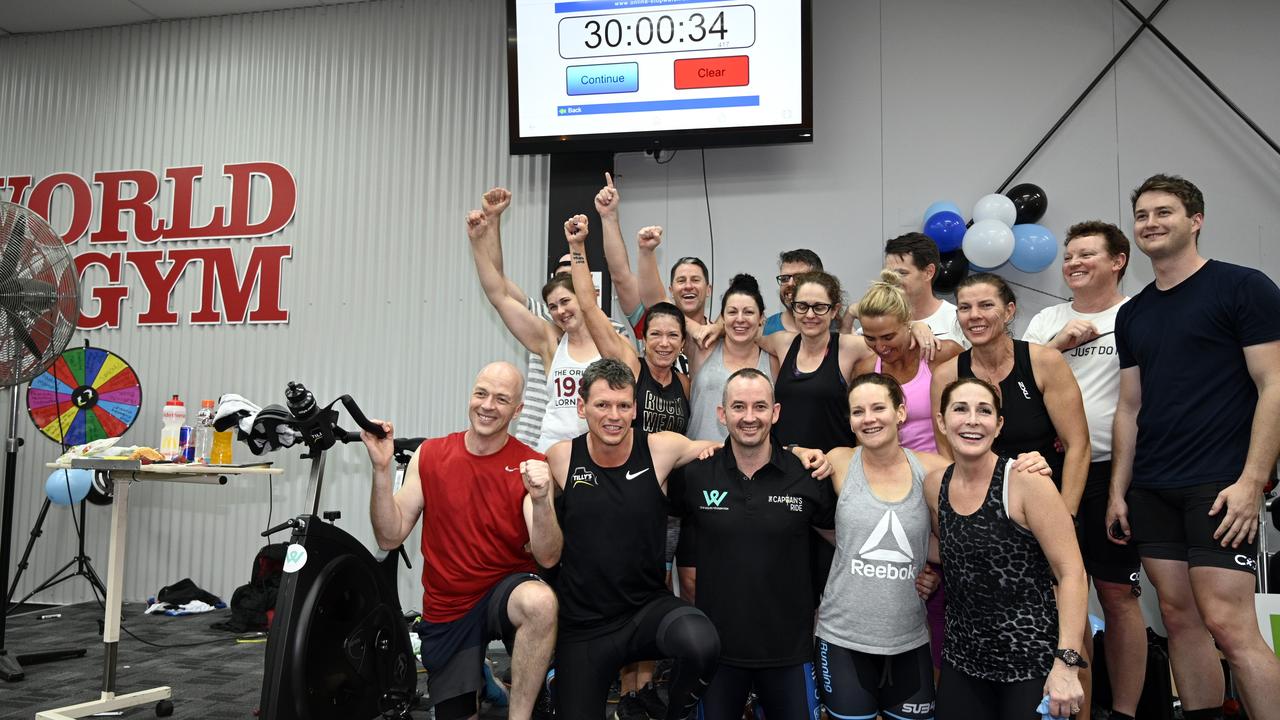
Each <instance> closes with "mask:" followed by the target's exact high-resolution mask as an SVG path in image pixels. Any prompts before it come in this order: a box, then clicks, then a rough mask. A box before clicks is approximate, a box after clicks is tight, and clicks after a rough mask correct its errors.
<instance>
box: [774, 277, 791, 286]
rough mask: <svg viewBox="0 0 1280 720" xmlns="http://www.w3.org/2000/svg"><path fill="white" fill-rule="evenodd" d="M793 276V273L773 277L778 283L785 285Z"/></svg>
mask: <svg viewBox="0 0 1280 720" xmlns="http://www.w3.org/2000/svg"><path fill="white" fill-rule="evenodd" d="M793 278H795V275H778V276H777V277H775V278H774V279H775V280H777V281H778V284H779V285H786V284H787V283H789V282H791V280H792V279H793Z"/></svg>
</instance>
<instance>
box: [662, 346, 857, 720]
mask: <svg viewBox="0 0 1280 720" xmlns="http://www.w3.org/2000/svg"><path fill="white" fill-rule="evenodd" d="M778 412H779V405H778V404H777V403H775V402H774V398H773V386H772V384H771V383H770V382H769V378H768V377H767V376H766V375H764V374H763V373H761V372H760V371H759V370H756V369H755V368H744V369H742V370H738V371H737V372H735V373H733V375H731V376H730V377H729V380H728V381H727V382H726V383H725V388H724V397H723V405H722V406H721V407H720V408H719V409H718V414H719V416H720V422H722V423H724V424H725V425H726V426H727V427H728V428H729V441H728V443H727V444H726V446H725V449H724V450H722V451H720V452H719V453H717V454H716V455H715V456H713V457H711V458H708V459H706V460H699V461H696V462H693V463H690V464H689V465H687V466H686V467H685V472H684V476H683V479H682V480H676V481H673V484H672V487H671V492H670V498H671V507H672V513H674V514H679V515H684V516H687V518H688V519H689V520H691V521H692V522H693V523H694V526H695V528H696V534H695V542H696V544H697V552H696V557H697V558H698V594H697V606H698V609H700V610H702V611H703V612H704V613H705V614H706V615H707V617H709V618H710V619H711V621H712V622H713V623H715V625H716V629H717V630H719V632H720V643H721V649H720V669H719V671H718V672H717V674H716V676H715V678H714V679H713V680H712V682H711V686H710V687H708V688H707V690H706V692H704V693H703V696H702V713H701V715H700V717H701V718H704V719H705V720H737V718H741V717H742V707H743V705H744V704H745V702H746V700H747V696H748V694H749V692H750V691H751V690H752V688H754V689H755V692H756V694H757V695H759V697H760V704H761V707H762V709H763V710H764V714H765V716H766V717H768V718H814V717H817V715H816V712H817V703H818V699H817V692H816V686H815V684H814V680H813V611H814V608H815V607H816V598H814V597H813V592H812V588H813V582H812V578H811V574H812V573H811V569H810V568H811V564H810V562H809V553H810V544H809V535H810V534H811V532H812V531H811V530H810V527H811V526H817V527H822V528H831V527H833V522H834V513H835V504H836V498H835V494H834V493H833V491H832V489H831V484H830V483H829V482H827V481H825V480H818V479H816V478H815V477H814V475H821V476H823V477H825V476H826V475H828V474H830V472H831V469H830V466H829V465H828V464H827V463H826V462H825V458H823V459H821V462H819V463H817V466H818V470H816V471H814V472H812V473H811V471H810V470H808V469H806V467H805V466H806V465H812V464H814V463H815V460H817V458H814V457H810V458H808V459H807V460H806V461H805V462H802V461H801V460H800V459H798V458H797V457H796V456H795V455H793V454H792V453H790V452H786V451H785V450H784V449H783V448H782V447H781V446H780V445H778V444H777V443H776V442H774V441H773V440H771V438H770V431H771V430H772V428H773V424H774V422H775V421H776V420H777V419H778Z"/></svg>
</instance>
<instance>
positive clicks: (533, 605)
mask: <svg viewBox="0 0 1280 720" xmlns="http://www.w3.org/2000/svg"><path fill="white" fill-rule="evenodd" d="M523 385H524V381H523V379H522V378H521V376H520V372H519V371H518V370H516V368H515V366H513V365H511V364H510V363H505V362H495V363H491V364H489V365H487V366H485V368H484V369H483V370H481V371H480V374H479V375H477V376H476V380H475V385H474V386H473V387H472V389H471V397H470V400H469V402H468V408H467V418H468V420H469V422H470V427H468V428H467V429H466V430H465V431H463V432H456V433H453V434H451V435H447V436H445V437H441V438H430V439H428V440H426V441H424V442H423V443H422V445H421V446H420V447H419V448H418V449H417V451H415V452H414V454H413V459H412V460H410V461H409V465H408V467H407V468H405V476H404V484H403V485H402V486H401V487H400V490H399V491H398V492H395V493H394V494H393V493H392V488H391V476H392V470H391V465H392V454H393V452H394V446H393V441H392V438H393V436H394V429H393V428H392V426H391V423H389V422H385V421H375V422H379V424H381V425H382V428H383V430H385V431H386V436H385V437H384V438H381V439H379V438H375V437H373V436H372V435H370V434H368V433H362V434H361V437H362V438H363V439H364V443H365V446H366V447H367V448H368V450H369V459H370V460H371V461H372V463H373V492H372V495H371V497H370V499H369V515H370V517H371V518H372V520H373V532H374V535H375V536H376V537H377V539H378V546H379V547H381V548H382V549H384V550H391V549H394V548H396V547H399V546H400V544H401V543H403V542H404V540H405V538H407V537H408V536H409V533H410V531H412V530H413V526H414V525H416V524H417V522H418V516H420V515H422V516H424V517H425V519H424V521H423V526H422V558H423V567H422V584H423V597H422V618H423V622H422V625H421V629H420V630H419V631H418V634H419V635H420V636H421V637H422V664H423V666H424V667H426V669H427V673H428V676H427V691H428V693H429V695H430V697H429V699H428V700H427V704H428V705H429V706H431V707H434V708H435V716H436V718H437V720H462V718H473V717H475V716H476V712H477V704H476V693H477V691H478V690H480V689H481V688H482V687H483V686H484V676H483V671H482V667H483V664H484V653H485V648H486V647H487V646H488V644H489V642H490V641H491V640H496V639H501V640H502V641H503V643H504V644H505V645H506V647H507V651H508V652H509V653H510V654H511V675H512V685H511V704H510V709H509V715H508V717H510V718H513V719H517V718H518V719H520V720H528V718H530V717H532V714H533V711H534V705H535V702H536V701H537V698H538V691H539V689H540V688H541V687H542V678H543V677H544V675H545V673H546V671H547V664H548V662H549V661H550V659H551V651H552V648H553V647H554V645H555V636H556V615H557V612H558V608H557V605H556V597H555V593H553V592H552V590H551V588H550V587H549V586H548V585H547V584H546V583H545V582H543V581H542V579H541V578H539V577H538V576H537V575H536V574H534V573H535V572H536V571H537V568H538V566H541V567H552V566H554V565H555V564H556V563H558V562H559V559H560V548H561V544H562V538H561V535H560V529H559V526H558V525H557V524H556V521H555V510H554V508H553V507H552V504H551V503H552V499H553V493H551V492H550V488H551V478H550V475H549V473H548V472H547V466H546V464H545V463H542V462H536V463H533V462H528V461H530V460H542V459H543V457H542V455H541V454H539V453H538V452H537V451H535V450H533V449H532V448H530V447H529V446H528V445H525V444H524V443H522V442H520V441H519V440H517V439H516V438H514V437H512V436H511V435H510V434H509V433H508V432H507V429H508V426H509V425H510V424H511V419H512V418H513V417H515V416H516V415H517V414H518V413H519V412H520V408H521V402H520V397H521V393H522V391H523V389H524V388H523Z"/></svg>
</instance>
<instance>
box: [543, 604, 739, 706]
mask: <svg viewBox="0 0 1280 720" xmlns="http://www.w3.org/2000/svg"><path fill="white" fill-rule="evenodd" d="M719 657H720V635H719V633H717V632H716V627H715V625H712V624H711V621H710V620H708V619H707V616H706V615H703V614H702V611H700V610H698V609H696V608H694V607H693V606H692V605H690V604H688V603H686V602H684V601H683V600H681V599H680V598H677V597H674V596H669V595H664V596H662V597H659V598H656V599H654V600H651V601H650V602H649V604H647V605H645V606H644V607H643V608H641V609H640V611H639V612H637V613H636V614H635V616H634V617H633V618H632V619H631V620H630V621H628V622H627V623H626V624H625V625H623V626H622V627H620V628H618V629H617V630H614V631H613V632H611V633H608V634H606V635H603V636H600V637H593V638H591V639H589V640H578V641H575V642H560V643H558V644H557V646H556V674H555V678H556V680H555V683H556V688H555V696H556V703H557V705H558V708H559V710H558V713H557V714H558V716H559V717H563V718H597V717H603V716H604V707H605V702H606V701H607V700H608V696H609V685H610V684H611V683H612V682H613V680H614V678H616V677H617V676H618V670H619V669H620V668H621V667H622V666H623V665H626V664H628V663H632V662H635V661H637V660H660V659H662V658H673V659H674V660H675V667H674V669H673V671H672V675H671V684H670V685H669V686H668V688H667V696H668V702H667V718H668V720H685V719H686V718H690V717H692V716H693V713H694V710H696V709H697V707H698V699H699V698H700V697H701V696H702V692H703V690H705V689H706V687H707V685H709V684H710V683H711V678H712V676H713V675H715V672H716V663H717V660H718V659H719Z"/></svg>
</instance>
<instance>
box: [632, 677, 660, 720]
mask: <svg viewBox="0 0 1280 720" xmlns="http://www.w3.org/2000/svg"><path fill="white" fill-rule="evenodd" d="M636 700H638V701H639V702H640V706H641V707H642V708H644V714H645V715H648V716H649V720H663V718H665V717H666V716H667V704H666V703H665V702H663V701H662V697H661V696H660V695H658V690H657V689H656V688H654V687H653V683H649V684H648V685H645V686H644V687H643V688H641V689H640V692H638V693H636Z"/></svg>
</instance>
